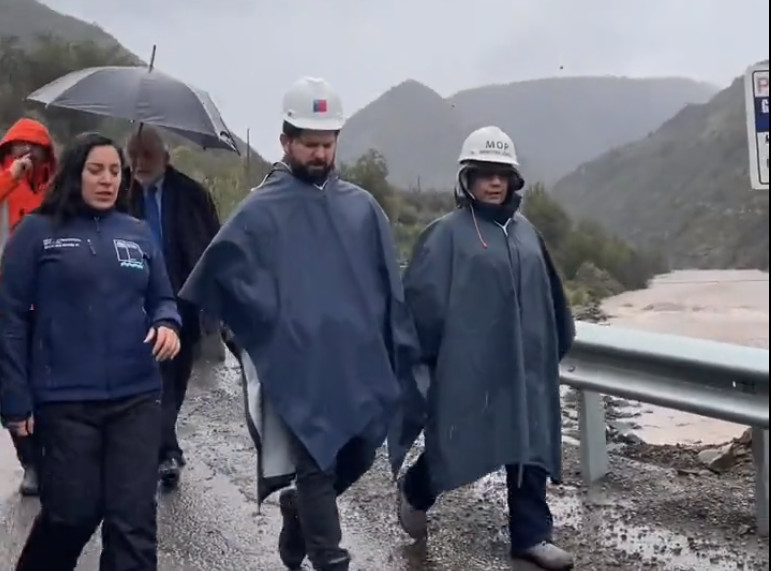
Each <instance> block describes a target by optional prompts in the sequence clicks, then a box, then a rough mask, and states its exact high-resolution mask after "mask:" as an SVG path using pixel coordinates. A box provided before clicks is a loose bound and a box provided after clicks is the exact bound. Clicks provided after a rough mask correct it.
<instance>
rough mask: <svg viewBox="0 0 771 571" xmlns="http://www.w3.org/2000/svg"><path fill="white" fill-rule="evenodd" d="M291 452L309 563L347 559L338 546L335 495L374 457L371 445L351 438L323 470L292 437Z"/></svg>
mask: <svg viewBox="0 0 771 571" xmlns="http://www.w3.org/2000/svg"><path fill="white" fill-rule="evenodd" d="M292 453H293V459H294V462H295V469H296V478H297V480H296V487H297V501H298V505H297V509H298V512H299V515H300V525H301V527H302V530H303V536H304V538H305V546H306V549H307V552H308V559H310V561H311V563H313V566H314V567H315V568H317V569H320V568H324V567H325V566H326V565H329V564H330V563H333V562H338V561H345V560H348V559H350V556H349V554H348V551H346V550H345V549H343V548H341V547H340V543H341V542H342V540H343V533H342V530H341V528H340V513H339V511H338V509H337V497H338V496H339V495H341V494H343V493H344V492H345V491H346V490H347V489H348V488H350V487H351V486H352V485H353V484H355V483H356V482H357V481H358V480H359V478H361V477H362V476H363V475H364V474H365V473H366V472H367V471H368V470H369V469H370V468H371V467H372V463H373V462H374V460H375V449H374V448H373V447H372V446H369V445H367V444H366V442H364V441H363V440H361V439H358V438H357V439H353V440H351V441H350V442H348V444H346V445H345V446H344V447H343V448H342V449H341V450H340V452H339V453H338V455H337V460H336V462H335V464H334V466H331V467H330V468H328V469H326V470H322V469H321V468H319V465H318V464H317V463H316V461H315V460H314V459H313V457H312V456H311V455H310V453H309V452H308V450H307V449H306V448H305V446H303V444H302V443H301V442H300V441H299V440H298V439H297V438H293V442H292Z"/></svg>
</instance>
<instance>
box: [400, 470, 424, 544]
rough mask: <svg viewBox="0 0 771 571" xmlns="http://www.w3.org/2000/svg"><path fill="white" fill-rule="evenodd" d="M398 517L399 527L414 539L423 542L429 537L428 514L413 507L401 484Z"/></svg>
mask: <svg viewBox="0 0 771 571" xmlns="http://www.w3.org/2000/svg"><path fill="white" fill-rule="evenodd" d="M398 517H399V525H401V526H402V529H403V530H404V531H405V533H406V534H407V535H409V536H410V537H411V538H412V539H414V540H415V541H422V540H424V539H426V538H427V537H428V514H427V513H426V512H424V511H421V510H419V509H416V508H414V507H412V505H411V504H410V502H409V500H408V499H407V496H406V495H405V493H404V486H403V484H401V483H400V484H399V501H398Z"/></svg>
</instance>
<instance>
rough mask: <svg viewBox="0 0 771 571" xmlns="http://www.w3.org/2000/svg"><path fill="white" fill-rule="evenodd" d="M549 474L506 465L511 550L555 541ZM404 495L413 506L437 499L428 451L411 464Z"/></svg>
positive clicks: (425, 506) (420, 506)
mask: <svg viewBox="0 0 771 571" xmlns="http://www.w3.org/2000/svg"><path fill="white" fill-rule="evenodd" d="M547 481H548V474H547V473H546V471H545V470H543V469H541V468H538V467H536V466H522V467H521V468H520V466H506V491H507V496H508V507H509V535H510V538H511V551H512V552H513V553H514V554H520V553H522V552H524V551H526V550H528V549H530V548H531V547H533V546H535V545H538V544H539V543H541V542H543V541H551V537H552V532H553V528H554V519H553V518H552V513H551V510H550V509H549V504H548V502H547V501H546V483H547ZM403 490H404V495H405V496H406V498H407V501H408V502H409V503H410V505H411V506H412V507H414V508H415V509H418V510H421V511H428V510H429V509H431V508H432V507H433V505H434V504H435V503H436V500H437V495H436V494H435V493H434V491H433V490H432V484H431V472H430V469H429V464H428V460H427V458H426V455H425V454H421V455H420V457H419V458H418V460H417V461H416V462H415V463H414V464H413V465H412V466H410V468H409V469H408V470H407V473H406V474H405V477H404V484H403Z"/></svg>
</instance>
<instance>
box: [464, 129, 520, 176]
mask: <svg viewBox="0 0 771 571" xmlns="http://www.w3.org/2000/svg"><path fill="white" fill-rule="evenodd" d="M458 162H459V163H461V164H463V163H467V162H480V163H495V164H500V165H507V166H510V167H512V168H513V169H515V170H517V171H519V160H518V159H517V149H516V148H515V147H514V141H512V140H511V137H509V136H508V135H507V134H506V133H504V132H503V130H501V129H500V128H498V127H482V128H481V129H477V130H476V131H474V132H473V133H471V134H470V135H469V136H468V137H466V140H465V141H464V142H463V147H462V148H461V151H460V156H459V157H458Z"/></svg>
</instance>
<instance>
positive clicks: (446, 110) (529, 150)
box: [339, 77, 717, 189]
mask: <svg viewBox="0 0 771 571" xmlns="http://www.w3.org/2000/svg"><path fill="white" fill-rule="evenodd" d="M716 91H717V88H715V87H713V86H710V85H706V84H703V83H698V82H694V81H691V80H687V79H676V78H675V79H629V78H616V77H583V78H582V77H576V78H557V79H542V80H536V81H526V82H519V83H511V84H508V85H491V86H485V87H479V88H475V89H470V90H467V91H462V92H460V93H457V94H455V95H453V96H452V97H449V98H447V99H444V98H442V97H441V96H440V95H439V94H438V93H436V92H434V91H433V90H431V89H430V88H428V87H426V86H425V85H422V84H420V83H418V82H416V81H406V82H404V83H402V84H400V85H398V86H396V87H394V88H392V89H391V90H389V91H388V92H386V93H385V94H383V95H382V96H381V97H380V98H378V99H376V100H375V101H373V102H372V103H371V104H369V105H368V106H366V107H365V108H364V109H362V110H361V111H359V112H358V113H355V114H354V115H353V116H352V117H351V119H350V121H349V122H348V124H347V125H346V128H345V130H344V132H343V136H342V139H341V143H340V153H339V156H340V158H341V159H342V160H343V161H345V162H351V161H353V160H355V158H356V157H358V156H360V155H361V154H362V153H364V152H365V151H366V150H367V149H369V148H374V149H376V150H378V151H380V152H381V153H382V154H383V155H384V156H385V158H386V160H387V161H388V166H389V169H390V176H389V180H390V181H391V182H392V183H393V184H396V185H397V186H400V187H403V188H416V187H418V186H420V187H422V188H424V189H431V188H435V189H446V188H451V187H452V185H453V184H454V175H455V169H456V162H455V161H456V159H457V156H458V151H459V149H460V145H461V143H462V141H463V139H464V138H465V136H466V135H467V134H468V133H469V132H470V131H471V130H473V129H475V128H477V127H481V126H484V125H489V124H495V125H498V126H500V127H501V128H503V129H504V130H506V131H507V132H509V133H510V134H511V135H512V137H513V138H514V139H515V143H516V144H517V147H518V149H519V151H520V154H521V158H522V162H523V166H524V168H525V174H526V176H527V178H528V179H529V180H531V181H537V180H540V181H544V182H549V183H550V182H554V181H556V180H557V179H559V178H560V177H562V176H564V175H566V174H567V173H569V172H570V171H572V170H573V169H575V168H576V167H577V166H578V165H580V164H582V163H584V162H586V161H588V160H591V159H593V158H595V157H597V156H599V155H601V154H602V153H604V152H606V151H608V150H609V149H611V148H614V147H616V146H619V145H623V144H625V143H629V142H631V141H634V140H636V139H639V138H640V137H644V136H645V135H647V134H648V133H650V132H651V131H653V130H655V129H656V128H657V127H659V126H660V125H661V124H662V123H663V122H664V121H666V120H667V119H668V118H669V117H671V116H672V115H673V114H675V113H676V112H677V111H678V110H680V109H682V108H683V107H684V106H685V105H686V104H687V103H692V102H696V103H702V102H705V101H707V100H708V99H709V98H710V97H711V96H712V95H714V93H715V92H716Z"/></svg>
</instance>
